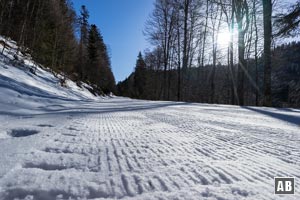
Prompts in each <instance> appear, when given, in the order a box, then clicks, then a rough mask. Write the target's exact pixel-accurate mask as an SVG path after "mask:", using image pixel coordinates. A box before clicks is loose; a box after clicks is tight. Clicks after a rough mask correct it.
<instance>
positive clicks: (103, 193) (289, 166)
mask: <svg viewBox="0 0 300 200" xmlns="http://www.w3.org/2000/svg"><path fill="white" fill-rule="evenodd" d="M10 46H13V42H11V41H10ZM0 50H1V46H0ZM13 53H15V52H14V49H13V48H12V49H9V50H5V52H4V55H0V96H1V99H0V123H1V126H0V127H1V128H0V151H1V154H0V199H1V200H2V199H3V200H10V199H26V200H30V199H31V200H32V199H38V200H40V199H45V200H52V199H60V200H61V199H209V200H212V199H218V200H225V199H253V200H257V199H294V200H296V199H300V110H299V109H277V108H258V107H239V106H229V105H209V104H197V103H184V102H162V101H161V102H153V101H142V100H133V99H128V98H122V97H113V98H111V97H99V96H98V97H96V96H94V95H92V94H91V93H90V92H89V91H88V89H87V88H88V86H87V85H86V86H85V87H79V86H77V85H76V84H75V83H74V82H72V81H71V80H68V81H67V87H62V86H60V84H59V79H58V78H57V77H55V76H54V75H53V74H52V73H50V72H49V71H48V70H47V69H44V68H41V67H39V66H35V67H36V68H37V69H36V74H32V73H31V72H30V71H29V70H28V69H29V68H30V66H31V65H33V66H34V65H36V64H34V62H33V61H32V59H31V58H25V57H23V58H22V59H25V61H24V63H20V64H17V65H16V64H14V63H15V61H12V60H13V57H12V55H13ZM274 177H295V186H296V188H295V191H296V192H295V195H275V194H274Z"/></svg>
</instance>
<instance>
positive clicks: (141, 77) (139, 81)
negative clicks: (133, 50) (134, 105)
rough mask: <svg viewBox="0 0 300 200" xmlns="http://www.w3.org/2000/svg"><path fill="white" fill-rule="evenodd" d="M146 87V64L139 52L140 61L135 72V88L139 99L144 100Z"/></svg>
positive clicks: (138, 60)
mask: <svg viewBox="0 0 300 200" xmlns="http://www.w3.org/2000/svg"><path fill="white" fill-rule="evenodd" d="M145 86H146V63H145V61H144V58H143V56H142V53H141V52H139V55H138V59H137V61H136V66H135V72H134V87H135V91H136V92H135V94H136V97H137V98H143V96H144V94H145V93H144V92H145Z"/></svg>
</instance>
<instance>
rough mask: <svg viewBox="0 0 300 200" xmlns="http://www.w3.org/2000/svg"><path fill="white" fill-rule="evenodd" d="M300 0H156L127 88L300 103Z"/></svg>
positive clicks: (159, 94)
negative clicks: (143, 47)
mask: <svg viewBox="0 0 300 200" xmlns="http://www.w3.org/2000/svg"><path fill="white" fill-rule="evenodd" d="M299 16H300V1H297V2H293V3H287V2H284V1H271V0H222V1H221V0H156V1H155V5H154V10H153V12H152V14H151V15H150V16H149V18H148V21H147V22H146V23H145V30H144V35H145V37H146V38H147V39H148V41H149V42H150V43H151V44H152V46H153V48H152V49H146V50H145V51H144V52H143V54H142V53H141V52H140V53H139V54H138V58H137V61H136V66H135V70H134V72H133V73H132V74H131V75H130V76H129V77H128V78H126V79H125V80H124V81H122V82H119V83H118V92H119V94H120V95H123V96H128V97H133V98H140V99H150V100H171V101H187V102H201V103H218V104H233V105H256V106H276V107H287V106H290V107H299V106H300V76H299V75H300V43H299V37H298V38H297V36H298V35H299V23H300V17H299Z"/></svg>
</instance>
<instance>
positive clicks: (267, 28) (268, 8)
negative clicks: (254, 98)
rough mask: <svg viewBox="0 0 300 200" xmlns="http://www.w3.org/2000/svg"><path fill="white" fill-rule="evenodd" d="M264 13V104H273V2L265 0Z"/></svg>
mask: <svg viewBox="0 0 300 200" xmlns="http://www.w3.org/2000/svg"><path fill="white" fill-rule="evenodd" d="M263 13H264V106H272V98H271V38H272V22H271V18H272V2H271V0H263Z"/></svg>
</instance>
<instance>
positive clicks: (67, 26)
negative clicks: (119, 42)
mask: <svg viewBox="0 0 300 200" xmlns="http://www.w3.org/2000/svg"><path fill="white" fill-rule="evenodd" d="M88 19H89V12H88V10H87V9H86V7H85V6H82V7H81V10H80V14H79V16H78V15H77V14H76V11H75V10H74V8H73V5H72V3H71V1H69V0H1V1H0V34H1V35H3V36H5V37H7V38H11V39H13V40H15V41H16V42H17V44H18V46H19V49H18V50H19V51H21V52H23V53H27V54H28V53H29V54H30V55H31V56H32V57H33V59H34V60H35V61H37V62H38V63H40V64H42V65H44V66H45V67H48V68H50V69H51V70H53V72H55V73H63V74H64V75H65V76H68V77H69V78H71V79H72V80H74V81H77V82H78V84H80V83H81V82H87V83H89V84H91V85H92V86H93V88H94V90H93V92H95V93H102V94H103V93H105V94H108V93H110V92H115V79H114V76H113V73H112V71H111V65H110V58H109V54H108V50H107V46H106V45H105V43H104V41H103V37H102V35H101V33H100V31H99V28H98V27H97V26H96V25H90V24H89V22H88Z"/></svg>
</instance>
